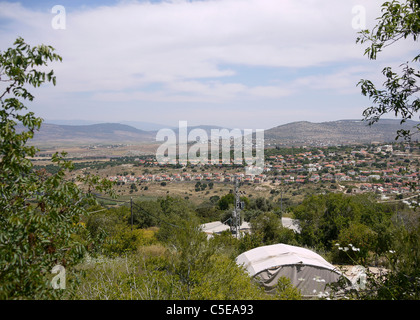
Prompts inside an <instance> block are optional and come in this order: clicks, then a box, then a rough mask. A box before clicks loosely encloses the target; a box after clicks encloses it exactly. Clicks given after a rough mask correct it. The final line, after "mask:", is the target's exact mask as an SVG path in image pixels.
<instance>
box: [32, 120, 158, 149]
mask: <svg viewBox="0 0 420 320" xmlns="http://www.w3.org/2000/svg"><path fill="white" fill-rule="evenodd" d="M155 137H156V135H155V134H154V133H153V132H148V131H144V130H140V129H136V128H134V127H131V126H128V125H125V124H120V123H99V124H90V125H75V126H74V125H57V124H50V123H43V124H42V126H41V129H40V130H39V131H37V132H35V134H34V139H33V140H32V142H33V143H34V144H63V145H70V144H74V145H80V144H90V143H136V142H152V141H155Z"/></svg>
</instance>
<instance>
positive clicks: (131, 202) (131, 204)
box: [130, 197, 133, 231]
mask: <svg viewBox="0 0 420 320" xmlns="http://www.w3.org/2000/svg"><path fill="white" fill-rule="evenodd" d="M130 208H131V231H133V197H130Z"/></svg>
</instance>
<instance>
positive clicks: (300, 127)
mask: <svg viewBox="0 0 420 320" xmlns="http://www.w3.org/2000/svg"><path fill="white" fill-rule="evenodd" d="M417 123H418V122H415V121H407V122H406V123H405V124H403V125H400V121H399V120H380V121H379V122H378V123H375V124H374V125H372V126H368V125H367V123H366V122H363V121H360V120H339V121H329V122H321V123H313V122H307V121H300V122H293V123H288V124H284V125H280V126H278V127H275V128H271V129H268V130H265V132H264V136H265V141H266V145H287V146H292V145H303V144H304V145H318V146H319V145H337V144H348V143H371V142H375V141H377V142H391V141H394V140H395V137H396V132H397V130H399V129H401V128H404V129H411V128H413V127H414V126H415V125H416V124H417ZM138 124H139V123H138ZM162 127H163V126H162ZM196 128H200V129H203V130H205V131H206V132H207V134H208V136H209V137H210V130H211V129H222V127H219V126H209V125H203V126H194V127H188V129H189V131H190V130H192V129H196ZM157 131H158V129H155V130H153V131H149V130H142V129H139V128H135V127H134V126H131V125H127V124H121V123H97V124H85V125H80V124H79V125H68V124H51V123H43V124H42V126H41V129H40V131H38V132H36V133H35V136H34V139H33V142H32V143H33V144H40V145H42V144H55V145H60V144H63V145H71V144H74V145H81V144H92V143H131V144H134V143H144V142H155V141H156V133H157ZM174 131H175V133H177V131H178V130H177V129H176V128H175V129H174ZM419 136H420V135H419V134H417V135H416V136H414V139H418V138H419Z"/></svg>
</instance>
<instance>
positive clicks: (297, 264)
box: [236, 244, 351, 297]
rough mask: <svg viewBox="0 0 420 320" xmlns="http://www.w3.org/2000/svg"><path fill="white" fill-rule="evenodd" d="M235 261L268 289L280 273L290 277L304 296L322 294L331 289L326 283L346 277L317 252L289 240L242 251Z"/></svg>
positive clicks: (272, 285)
mask: <svg viewBox="0 0 420 320" xmlns="http://www.w3.org/2000/svg"><path fill="white" fill-rule="evenodd" d="M236 263H237V264H238V265H242V266H243V267H245V269H246V270H247V271H248V273H249V274H250V275H251V276H252V277H254V279H255V280H256V281H257V282H259V283H260V284H261V285H263V286H264V287H265V289H266V291H267V292H273V291H274V290H275V289H276V285H277V283H278V280H279V278H280V277H287V278H289V279H290V281H291V284H292V285H293V286H295V287H296V288H297V289H299V290H300V291H301V294H302V296H304V297H311V296H319V295H320V294H325V293H326V292H328V291H329V290H328V287H327V284H330V283H336V282H337V281H338V280H339V279H340V278H341V277H344V279H345V281H346V282H348V284H351V281H350V280H349V279H348V278H347V277H346V276H345V275H344V274H342V273H341V272H340V271H339V270H337V269H336V268H335V267H334V266H333V265H332V264H330V263H329V262H327V261H326V260H325V259H324V258H322V257H321V256H320V255H318V254H316V253H315V252H313V251H311V250H309V249H305V248H301V247H296V246H291V245H287V244H274V245H269V246H263V247H258V248H255V249H252V250H249V251H246V252H244V253H242V254H240V255H239V256H238V257H237V258H236Z"/></svg>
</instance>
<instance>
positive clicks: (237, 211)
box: [231, 177, 245, 239]
mask: <svg viewBox="0 0 420 320" xmlns="http://www.w3.org/2000/svg"><path fill="white" fill-rule="evenodd" d="M244 205H245V203H244V202H243V201H241V197H240V195H239V180H238V178H237V177H236V178H235V207H234V209H233V215H232V220H233V221H232V226H231V231H232V234H234V235H235V236H236V238H238V239H239V238H240V229H241V210H242V209H243V208H244Z"/></svg>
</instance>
